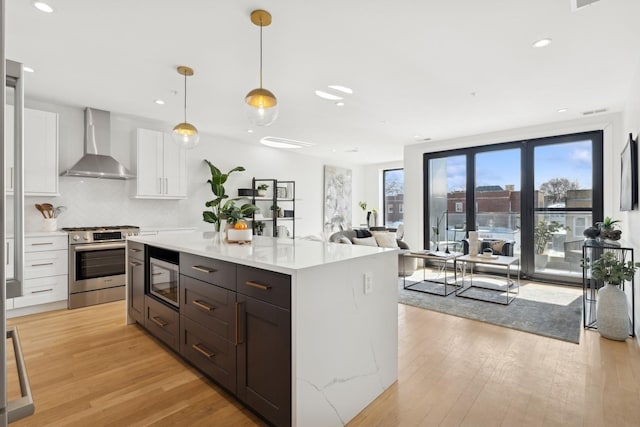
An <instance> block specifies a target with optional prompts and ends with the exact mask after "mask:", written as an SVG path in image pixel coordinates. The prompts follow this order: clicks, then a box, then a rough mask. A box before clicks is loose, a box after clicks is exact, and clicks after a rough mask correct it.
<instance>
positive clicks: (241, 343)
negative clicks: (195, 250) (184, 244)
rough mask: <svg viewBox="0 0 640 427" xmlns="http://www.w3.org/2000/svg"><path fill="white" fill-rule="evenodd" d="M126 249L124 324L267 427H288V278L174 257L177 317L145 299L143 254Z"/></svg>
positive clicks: (153, 300)
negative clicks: (131, 323)
mask: <svg viewBox="0 0 640 427" xmlns="http://www.w3.org/2000/svg"><path fill="white" fill-rule="evenodd" d="M128 245H129V246H128V247H129V292H130V294H129V300H130V303H129V313H130V315H131V317H132V318H134V319H135V320H136V321H138V322H139V323H141V324H142V325H144V327H145V328H146V329H147V331H149V333H151V334H152V335H154V336H155V337H156V338H158V339H159V340H160V341H162V342H163V343H165V344H166V345H167V346H168V347H170V348H171V349H172V350H174V351H176V352H178V353H180V355H181V356H182V357H183V358H184V359H185V360H187V361H189V362H190V363H191V364H192V365H193V366H195V367H196V368H198V369H199V370H200V371H202V372H203V373H204V374H205V375H207V376H208V377H210V378H211V379H213V380H214V381H216V382H217V383H219V384H220V385H221V386H223V387H225V388H226V389H227V390H228V391H230V392H231V393H232V394H234V395H235V396H236V397H237V398H238V399H240V400H241V401H242V402H243V403H244V404H246V405H247V406H248V407H250V408H251V409H253V410H254V411H255V412H256V413H258V414H260V415H261V416H263V417H264V418H265V419H266V420H267V421H268V422H269V423H271V424H273V425H276V426H288V425H291V312H290V308H291V277H290V276H289V275H286V274H281V273H276V272H272V271H268V270H262V269H259V268H254V267H248V266H243V265H237V264H234V263H231V262H226V261H220V260H216V259H212V258H207V257H202V256H199V255H192V254H186V253H180V254H179V270H180V276H179V292H180V294H179V298H178V300H179V302H180V307H179V311H178V310H177V309H176V308H175V307H170V306H169V305H167V304H164V303H162V302H160V301H159V300H158V299H156V298H154V297H153V296H151V295H145V276H146V274H147V273H146V272H145V271H146V270H145V269H148V266H146V263H145V258H148V257H145V256H144V254H145V247H144V245H141V244H138V243H134V242H129V243H128ZM149 248H150V249H148V250H147V252H150V253H151V251H152V250H154V248H153V247H151V246H149ZM140 249H142V250H140ZM140 301H142V303H140ZM141 304H142V306H141ZM140 312H141V316H140V314H139V313H140ZM140 317H141V320H139V318H140Z"/></svg>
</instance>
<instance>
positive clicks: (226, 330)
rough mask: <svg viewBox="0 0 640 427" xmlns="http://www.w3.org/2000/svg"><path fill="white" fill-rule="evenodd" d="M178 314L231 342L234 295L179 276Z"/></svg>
mask: <svg viewBox="0 0 640 427" xmlns="http://www.w3.org/2000/svg"><path fill="white" fill-rule="evenodd" d="M180 288H181V292H182V295H181V298H180V313H181V314H183V315H185V316H187V317H189V318H190V319H192V320H195V321H196V322H198V323H200V324H201V325H206V327H207V329H209V330H211V331H212V332H214V333H215V334H217V335H220V336H221V337H223V338H225V339H227V340H232V339H233V336H234V331H235V301H236V293H235V292H232V291H229V290H227V289H224V288H221V287H219V286H216V285H212V284H209V283H206V282H203V281H200V280H197V279H193V278H191V277H187V276H184V275H181V276H180Z"/></svg>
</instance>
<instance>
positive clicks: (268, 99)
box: [244, 10, 278, 126]
mask: <svg viewBox="0 0 640 427" xmlns="http://www.w3.org/2000/svg"><path fill="white" fill-rule="evenodd" d="M251 22H253V23H254V24H255V25H257V26H259V27H260V87H259V88H257V89H253V90H252V91H251V92H249V93H248V94H247V96H246V97H245V98H244V102H246V104H247V107H246V109H247V116H248V117H249V121H251V123H253V124H254V125H257V126H269V125H270V124H271V123H273V122H274V121H275V120H276V117H278V100H277V99H276V96H275V95H274V94H273V93H272V92H271V91H269V90H267V89H265V88H263V87H262V27H267V26H269V25H270V24H271V14H270V13H269V12H267V11H266V10H254V11H253V12H251Z"/></svg>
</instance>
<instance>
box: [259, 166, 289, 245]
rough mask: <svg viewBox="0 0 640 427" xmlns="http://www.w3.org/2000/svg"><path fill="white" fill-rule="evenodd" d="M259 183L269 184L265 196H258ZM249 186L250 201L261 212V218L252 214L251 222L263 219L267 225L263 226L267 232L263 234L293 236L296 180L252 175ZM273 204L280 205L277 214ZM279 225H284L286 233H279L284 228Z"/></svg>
mask: <svg viewBox="0 0 640 427" xmlns="http://www.w3.org/2000/svg"><path fill="white" fill-rule="evenodd" d="M260 184H267V185H268V186H269V188H268V189H267V194H266V195H265V196H258V192H257V187H258V186H259V185H260ZM251 187H252V188H253V196H252V198H251V203H253V204H254V205H256V206H257V207H258V208H259V209H260V213H261V214H262V217H261V218H260V217H258V218H256V216H255V214H254V216H253V220H252V222H253V223H254V224H255V222H256V221H263V222H265V223H266V224H267V225H268V226H269V227H265V232H266V231H267V230H268V231H269V232H268V233H265V234H264V235H271V236H273V237H289V238H294V237H295V235H296V216H295V213H296V182H295V181H279V180H277V179H273V178H255V177H254V178H253V179H252V180H251ZM274 206H276V207H280V213H279V214H278V212H277V211H276V210H274V209H272V207H274ZM252 225H253V224H252ZM279 226H285V227H286V230H287V233H288V235H280V234H283V233H282V230H284V229H282V228H279ZM254 230H255V227H254ZM254 233H255V231H254Z"/></svg>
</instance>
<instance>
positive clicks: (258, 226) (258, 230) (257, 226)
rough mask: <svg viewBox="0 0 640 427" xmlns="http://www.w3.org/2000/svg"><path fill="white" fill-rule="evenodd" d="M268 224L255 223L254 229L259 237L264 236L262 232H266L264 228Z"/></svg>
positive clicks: (262, 222)
mask: <svg viewBox="0 0 640 427" xmlns="http://www.w3.org/2000/svg"><path fill="white" fill-rule="evenodd" d="M266 225H267V224H266V223H265V222H264V221H255V222H254V223H253V229H254V230H255V231H256V234H257V235H258V236H262V232H263V231H264V227H265V226H266Z"/></svg>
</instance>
